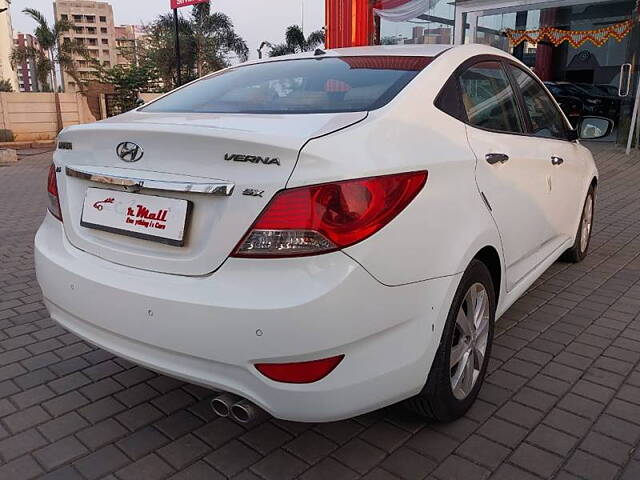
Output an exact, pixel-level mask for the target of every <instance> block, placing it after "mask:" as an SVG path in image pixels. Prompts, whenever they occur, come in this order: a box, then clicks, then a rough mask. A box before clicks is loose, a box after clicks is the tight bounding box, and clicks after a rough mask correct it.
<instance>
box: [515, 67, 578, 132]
mask: <svg viewBox="0 0 640 480" xmlns="http://www.w3.org/2000/svg"><path fill="white" fill-rule="evenodd" d="M509 68H510V70H511V73H512V74H513V78H514V79H515V81H516V84H517V85H518V87H517V88H518V89H519V90H520V93H521V94H522V99H523V100H524V107H525V110H526V111H527V115H529V119H530V120H531V133H532V134H533V135H535V136H536V137H543V138H559V139H566V138H567V129H566V126H565V123H564V118H562V114H561V113H560V110H559V109H558V107H556V106H555V104H554V103H553V100H552V99H551V97H550V96H549V94H548V93H547V92H545V91H544V89H543V88H542V87H541V86H540V84H539V83H538V82H537V81H536V80H535V79H534V78H533V77H532V76H531V75H530V74H528V73H527V72H525V71H524V70H522V69H520V68H517V67H514V66H512V65H509Z"/></svg>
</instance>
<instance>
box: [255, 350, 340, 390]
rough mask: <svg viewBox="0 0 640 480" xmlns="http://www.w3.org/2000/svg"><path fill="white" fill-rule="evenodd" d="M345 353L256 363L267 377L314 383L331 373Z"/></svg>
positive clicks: (288, 381)
mask: <svg viewBox="0 0 640 480" xmlns="http://www.w3.org/2000/svg"><path fill="white" fill-rule="evenodd" d="M343 358H344V355H338V356H336V357H331V358H323V359H321V360H312V361H310V362H296V363H256V368H257V369H258V371H259V372H260V373H261V374H263V375H264V376H265V377H267V378H270V379H271V380H274V381H276V382H283V383H313V382H317V381H318V380H322V379H323V378H324V377H326V376H327V375H329V374H330V373H331V372H332V371H333V369H334V368H336V367H337V366H338V364H339V363H340V362H341V361H342V359H343Z"/></svg>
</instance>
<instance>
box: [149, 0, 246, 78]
mask: <svg viewBox="0 0 640 480" xmlns="http://www.w3.org/2000/svg"><path fill="white" fill-rule="evenodd" d="M178 31H179V35H180V59H181V65H182V68H181V70H180V74H181V77H182V80H183V83H185V82H188V81H191V80H194V79H196V78H198V77H201V76H202V75H206V74H207V73H210V72H215V71H216V70H220V69H222V68H225V67H228V66H229V65H230V64H231V58H232V56H236V57H237V58H238V59H239V60H240V61H246V60H247V58H248V56H249V49H248V48H247V44H246V43H245V41H244V40H243V39H242V38H241V37H240V36H239V35H238V34H237V33H236V32H235V31H234V28H233V22H231V19H230V18H229V17H228V16H227V15H224V14H222V13H217V12H216V13H211V10H210V8H209V5H208V4H199V5H196V6H195V7H194V8H193V10H192V11H191V16H190V17H189V18H185V17H182V16H181V17H180V19H179V23H178ZM146 33H147V35H146V36H145V40H144V42H143V43H142V45H141V46H140V49H139V52H138V57H139V58H140V61H141V62H143V63H144V62H148V63H149V64H152V65H154V66H155V68H156V69H157V71H158V75H159V77H160V79H161V82H162V84H163V86H164V89H167V90H170V89H171V88H174V87H176V86H177V72H176V63H177V62H176V55H175V25H174V18H173V15H172V14H167V15H161V16H159V17H158V18H157V19H156V20H155V21H154V22H153V23H151V24H150V25H149V26H148V27H147V28H146Z"/></svg>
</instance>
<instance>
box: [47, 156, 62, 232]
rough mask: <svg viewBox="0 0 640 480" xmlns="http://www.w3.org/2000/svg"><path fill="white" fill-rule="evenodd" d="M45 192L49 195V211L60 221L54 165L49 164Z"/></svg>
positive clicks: (60, 212)
mask: <svg viewBox="0 0 640 480" xmlns="http://www.w3.org/2000/svg"><path fill="white" fill-rule="evenodd" d="M47 193H48V197H49V205H48V208H49V211H50V212H51V215H53V216H54V217H56V218H57V219H58V220H60V221H62V211H61V210H60V199H59V197H58V181H57V178H56V166H55V165H54V164H51V167H50V168H49V180H48V181H47Z"/></svg>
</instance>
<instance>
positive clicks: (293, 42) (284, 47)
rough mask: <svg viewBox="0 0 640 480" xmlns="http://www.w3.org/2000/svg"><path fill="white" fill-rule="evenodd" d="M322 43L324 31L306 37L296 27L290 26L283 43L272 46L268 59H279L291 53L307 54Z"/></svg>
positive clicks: (317, 31)
mask: <svg viewBox="0 0 640 480" xmlns="http://www.w3.org/2000/svg"><path fill="white" fill-rule="evenodd" d="M323 43H324V30H316V31H315V32H311V33H310V34H309V36H308V37H305V36H304V32H303V31H302V29H301V28H300V27H299V26H298V25H291V26H290V27H289V28H287V31H286V32H285V42H284V43H280V44H278V45H274V46H273V47H272V48H271V51H270V52H269V56H270V57H279V56H281V55H289V54H292V53H300V52H308V51H309V50H314V49H315V48H317V47H318V46H320V45H322V44H323Z"/></svg>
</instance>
